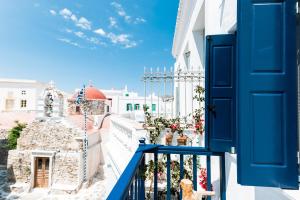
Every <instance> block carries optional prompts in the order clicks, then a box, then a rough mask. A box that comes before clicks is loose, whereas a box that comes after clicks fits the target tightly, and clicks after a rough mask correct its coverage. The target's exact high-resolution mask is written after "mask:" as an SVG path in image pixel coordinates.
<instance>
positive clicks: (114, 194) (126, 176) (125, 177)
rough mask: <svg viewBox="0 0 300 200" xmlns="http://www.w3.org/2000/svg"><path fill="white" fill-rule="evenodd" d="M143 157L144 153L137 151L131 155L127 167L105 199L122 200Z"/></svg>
mask: <svg viewBox="0 0 300 200" xmlns="http://www.w3.org/2000/svg"><path fill="white" fill-rule="evenodd" d="M143 157H144V153H143V152H142V151H137V152H136V153H135V154H134V155H133V157H132V159H131V160H130V162H129V163H128V167H127V168H126V169H125V171H124V172H123V173H122V175H121V176H120V178H119V180H118V181H117V183H116V185H115V187H114V188H113V190H112V191H111V193H110V195H109V196H108V198H107V199H109V200H115V199H124V197H125V196H126V194H127V192H128V190H129V187H130V185H131V183H132V181H133V178H134V176H135V174H136V173H137V171H138V168H139V166H140V163H141V161H142V160H143ZM128 169H130V170H128Z"/></svg>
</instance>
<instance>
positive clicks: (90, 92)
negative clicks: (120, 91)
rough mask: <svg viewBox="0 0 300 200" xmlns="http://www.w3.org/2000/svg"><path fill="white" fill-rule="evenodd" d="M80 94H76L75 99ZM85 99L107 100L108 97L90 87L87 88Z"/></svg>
mask: <svg viewBox="0 0 300 200" xmlns="http://www.w3.org/2000/svg"><path fill="white" fill-rule="evenodd" d="M77 95H78V94H75V95H74V96H73V98H76V97H77ZM85 98H86V99H87V100H106V96H105V95H104V94H103V93H102V92H101V91H100V90H98V89H97V88H94V87H93V86H88V87H86V88H85Z"/></svg>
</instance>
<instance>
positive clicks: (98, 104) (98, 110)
mask: <svg viewBox="0 0 300 200" xmlns="http://www.w3.org/2000/svg"><path fill="white" fill-rule="evenodd" d="M76 107H77V105H76V103H75V101H74V100H68V114H69V115H78V114H82V107H81V108H80V112H79V113H78V112H76ZM87 108H88V109H87V114H88V115H103V114H104V113H105V101H102V100H88V101H87Z"/></svg>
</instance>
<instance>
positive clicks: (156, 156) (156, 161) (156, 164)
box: [150, 152, 158, 199]
mask: <svg viewBox="0 0 300 200" xmlns="http://www.w3.org/2000/svg"><path fill="white" fill-rule="evenodd" d="M157 173H158V155H157V152H155V153H154V191H153V192H154V194H153V197H154V199H157ZM150 187H151V186H150Z"/></svg>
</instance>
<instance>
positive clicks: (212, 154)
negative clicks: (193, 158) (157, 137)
mask: <svg viewBox="0 0 300 200" xmlns="http://www.w3.org/2000/svg"><path fill="white" fill-rule="evenodd" d="M157 153H159V154H178V155H198V156H220V155H219V154H215V153H213V152H191V151H173V150H160V149H158V150H157Z"/></svg>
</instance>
